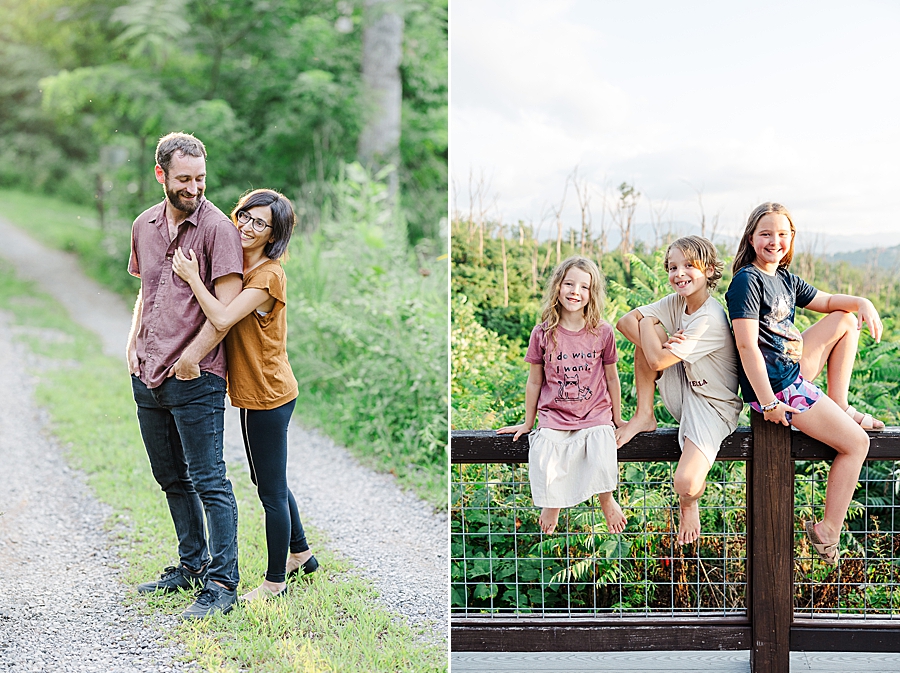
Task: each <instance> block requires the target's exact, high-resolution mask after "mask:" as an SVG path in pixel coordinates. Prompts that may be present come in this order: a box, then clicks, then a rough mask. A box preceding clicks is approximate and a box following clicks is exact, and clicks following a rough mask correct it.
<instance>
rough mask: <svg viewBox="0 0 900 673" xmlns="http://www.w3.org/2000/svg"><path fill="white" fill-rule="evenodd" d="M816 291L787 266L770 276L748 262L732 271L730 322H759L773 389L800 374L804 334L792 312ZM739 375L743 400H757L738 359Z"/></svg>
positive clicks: (729, 291) (767, 368) (776, 389)
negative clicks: (742, 320) (798, 327)
mask: <svg viewBox="0 0 900 673" xmlns="http://www.w3.org/2000/svg"><path fill="white" fill-rule="evenodd" d="M817 292H818V290H816V288H814V287H813V286H812V285H810V284H809V283H807V282H806V281H805V280H803V279H802V278H800V277H799V276H795V275H794V274H792V273H790V272H789V271H788V270H787V269H783V268H780V267H779V269H778V270H777V271H776V272H775V275H774V276H770V275H768V274H767V273H764V272H763V271H761V270H760V269H758V268H756V267H755V266H753V265H752V264H748V265H747V266H745V267H742V268H740V269H738V272H737V273H736V274H734V278H732V279H731V284H730V285H729V286H728V292H726V293H725V299H726V301H727V302H728V315H729V317H730V318H731V320H732V322H733V321H735V320H739V319H751V320H757V321H759V340H758V344H759V350H760V352H762V356H763V360H765V363H766V374H767V375H768V377H769V382H770V384H771V386H772V389H773V390H774V391H775V392H778V391H781V390H784V389H785V388H787V387H788V386H789V385H791V384H792V383H793V382H794V381H796V380H797V376H798V375H799V374H800V357H801V356H802V355H803V335H802V334H800V330H799V329H797V327H796V325H794V311H795V310H796V307H797V306H800V307H803V306H806V305H807V304H809V302H811V301H812V300H813V299H814V298H815V296H816V293H817ZM738 377H739V378H740V382H741V391H742V392H743V397H744V401H745V402H758V401H759V400H757V399H756V393H755V392H754V391H753V387H752V386H751V385H750V381H749V380H748V379H747V376H746V374H745V373H744V367H743V363H741V362H738Z"/></svg>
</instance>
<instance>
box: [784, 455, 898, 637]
mask: <svg viewBox="0 0 900 673" xmlns="http://www.w3.org/2000/svg"><path fill="white" fill-rule="evenodd" d="M829 466H830V461H828V462H823V461H798V462H797V463H796V464H795V490H794V508H795V516H794V520H795V522H797V525H796V529H795V531H794V614H795V616H796V617H797V618H808V619H841V618H845V619H846V618H852V619H854V620H858V619H860V618H863V619H866V620H873V621H884V620H893V621H900V530H898V524H900V461H891V460H877V461H868V462H866V463H865V464H864V465H863V468H862V473H861V474H860V481H859V485H858V487H857V489H856V492H855V494H854V498H853V501H852V503H851V505H850V509H849V511H848V513H847V525H846V527H845V530H844V531H843V533H842V534H841V544H840V550H841V551H840V560H839V562H838V566H837V567H836V568H835V567H832V566H829V565H826V564H824V563H822V562H821V561H820V560H818V556H817V554H816V552H815V549H813V547H812V545H811V544H810V543H809V540H808V539H807V536H806V532H805V530H804V527H803V522H804V521H807V520H816V521H821V519H822V517H823V516H824V511H823V509H824V502H825V486H826V482H827V478H828V470H829Z"/></svg>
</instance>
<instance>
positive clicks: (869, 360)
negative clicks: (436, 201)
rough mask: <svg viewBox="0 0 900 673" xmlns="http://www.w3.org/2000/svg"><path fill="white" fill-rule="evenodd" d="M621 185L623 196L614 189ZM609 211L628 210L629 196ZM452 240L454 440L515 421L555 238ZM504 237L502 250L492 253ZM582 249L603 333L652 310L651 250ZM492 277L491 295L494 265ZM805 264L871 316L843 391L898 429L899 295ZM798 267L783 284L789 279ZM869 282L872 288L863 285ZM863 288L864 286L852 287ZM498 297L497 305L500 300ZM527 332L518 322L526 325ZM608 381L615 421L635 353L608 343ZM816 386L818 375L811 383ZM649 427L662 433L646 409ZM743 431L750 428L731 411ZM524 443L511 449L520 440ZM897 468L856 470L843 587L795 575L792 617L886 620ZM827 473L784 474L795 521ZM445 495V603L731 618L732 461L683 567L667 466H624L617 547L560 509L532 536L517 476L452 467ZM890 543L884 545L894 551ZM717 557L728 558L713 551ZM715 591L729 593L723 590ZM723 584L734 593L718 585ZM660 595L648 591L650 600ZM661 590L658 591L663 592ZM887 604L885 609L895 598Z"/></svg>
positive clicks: (802, 568) (801, 566) (519, 470)
mask: <svg viewBox="0 0 900 673" xmlns="http://www.w3.org/2000/svg"><path fill="white" fill-rule="evenodd" d="M623 187H626V188H629V189H632V188H630V187H628V185H623ZM620 191H622V193H623V197H622V198H623V199H626V198H628V199H630V198H636V196H635V195H633V194H631V193H629V194H628V195H627V196H626V195H625V192H624V190H622V188H620ZM453 233H454V236H453V239H452V248H451V254H452V260H453V267H452V290H453V292H454V296H455V297H456V299H454V301H453V304H452V325H453V332H452V339H453V342H452V348H453V353H452V359H453V367H452V379H451V394H452V406H453V414H454V416H453V419H454V421H453V422H454V428H458V429H488V428H496V427H498V426H500V425H505V424H510V423H516V422H521V420H522V416H523V415H524V414H523V403H524V399H523V398H524V388H525V380H526V379H527V365H526V364H525V363H524V362H522V359H521V358H522V353H523V352H524V348H525V345H526V344H527V338H528V334H529V333H530V327H532V326H533V325H534V324H535V322H536V321H537V318H536V316H537V313H538V311H539V306H540V295H541V292H542V291H543V288H544V286H545V284H546V282H547V279H548V276H549V274H550V273H551V271H552V267H553V266H554V264H555V262H556V241H538V240H536V239H535V238H534V237H533V232H532V231H531V229H530V228H529V227H526V226H524V225H521V224H520V226H519V228H518V231H516V230H515V229H513V230H512V231H509V230H508V229H501V228H500V227H498V226H497V225H494V224H492V223H489V222H485V223H480V222H470V221H456V222H454V223H453ZM501 236H505V238H504V240H502V241H501V240H500V237H501ZM595 244H596V241H586V242H585V245H584V249H585V254H587V255H588V256H591V257H593V258H595V259H596V260H597V261H598V262H599V263H600V267H601V269H602V270H603V272H604V274H605V275H606V278H607V287H606V290H607V302H606V311H605V318H606V320H607V321H608V322H610V323H613V324H614V323H615V322H616V321H617V319H618V318H619V317H621V316H622V315H623V314H624V313H625V312H627V311H628V310H630V309H632V308H635V307H637V306H641V305H645V304H648V303H652V302H654V301H656V300H658V299H660V298H662V297H663V296H665V295H666V294H669V293H670V292H671V288H670V286H669V283H668V276H667V274H666V273H665V271H664V269H663V267H662V260H663V254H664V250H663V249H658V250H655V251H649V252H645V251H644V250H643V249H642V247H641V246H640V245H637V246H636V253H635V254H631V255H628V256H624V255H623V254H622V253H621V252H619V251H615V252H611V253H610V252H607V253H605V254H602V255H598V254H597V248H596V245H595ZM560 247H561V255H560V256H561V258H565V257H568V256H570V255H572V254H580V253H581V249H582V246H581V242H580V241H576V240H575V237H574V236H570V237H569V240H568V241H562V242H561V245H560ZM720 256H721V257H722V258H723V259H724V261H725V276H724V277H723V278H722V280H721V281H720V282H719V286H718V288H717V289H716V290H715V291H714V293H713V296H714V297H715V298H716V299H717V300H718V301H719V302H720V303H722V304H723V305H724V294H725V291H726V290H727V287H728V283H729V281H730V269H729V266H730V261H731V260H730V259H729V258H728V257H727V255H725V254H723V251H720ZM504 262H505V265H506V278H507V281H506V283H507V284H506V287H505V288H504V274H503V265H504ZM804 264H806V265H807V266H808V267H809V269H810V270H811V272H812V273H813V275H814V276H815V277H810V278H809V280H812V281H814V282H815V281H816V278H819V279H820V280H822V281H823V283H824V285H825V286H824V287H823V289H825V290H826V291H833V292H849V291H851V290H852V289H853V287H856V288H857V290H859V289H860V288H862V287H870V288H872V289H873V291H874V294H873V295H872V296H871V298H872V300H873V301H874V302H875V303H876V306H878V308H879V309H880V311H881V313H882V316H883V318H884V325H885V331H884V336H883V339H882V342H881V343H880V344H876V343H874V340H873V339H872V338H871V337H870V336H869V334H868V332H864V333H863V335H862V337H861V340H860V348H859V353H858V357H857V362H856V366H855V368H854V375H853V381H852V383H851V390H850V401H851V403H852V404H854V405H855V406H856V407H857V408H859V409H860V410H863V411H866V412H870V413H873V414H874V415H876V417H878V418H880V419H883V420H884V421H885V422H886V423H888V424H897V423H898V421H900V415H898V408H900V383H898V381H900V364H898V349H900V333H898V331H897V327H896V318H895V314H896V312H897V308H896V305H895V303H893V302H892V297H894V298H896V296H897V290H898V284H897V283H896V281H893V282H886V281H883V280H881V281H879V280H878V279H877V278H876V279H875V280H872V279H869V280H868V281H865V279H863V278H862V277H861V276H860V275H859V274H858V270H848V269H846V267H842V266H838V265H825V264H823V263H820V262H816V263H815V264H811V263H810V261H809V260H804V259H803V258H802V257H801V258H800V259H799V261H798V267H800V266H803V265H804ZM803 270H804V269H802V268H797V269H796V272H797V273H800V274H802V273H803ZM876 281H877V282H878V283H880V285H878V284H876ZM865 282H869V283H870V285H868V286H866V285H865ZM507 297H508V301H507V300H506V298H507ZM816 319H818V314H813V313H810V312H807V311H803V310H799V311H798V313H797V317H796V321H795V322H796V324H797V326H798V327H799V328H800V329H801V330H803V329H806V328H807V327H809V326H810V325H811V324H812V323H813V322H814V321H815V320H816ZM529 323H530V324H529ZM616 346H617V349H618V352H619V363H618V370H619V376H620V380H621V382H622V407H623V417H624V418H625V419H626V420H627V419H628V418H629V417H630V416H631V415H632V414H633V412H634V409H635V406H636V398H635V390H634V375H633V371H634V346H633V344H631V343H630V342H629V341H627V340H626V339H625V338H624V337H623V336H622V335H621V334H618V333H617V337H616ZM822 378H824V377H822ZM655 414H656V418H657V420H658V422H659V423H660V425H663V426H666V425H675V422H674V419H673V418H672V417H671V416H670V415H669V414H668V412H667V411H666V410H665V408H664V406H663V405H662V402H661V400H659V398H658V396H657V401H656V407H655ZM742 419H743V421H744V423H747V422H748V418H747V416H746V412H745V414H744V415H743V416H742ZM520 441H522V440H520ZM898 465H900V463H896V462H882V461H879V462H874V463H869V464H867V466H866V468H865V470H866V473H865V474H864V475H863V477H864V479H868V480H870V481H868V482H866V483H865V484H864V485H863V486H860V487H859V488H858V489H857V492H856V494H855V498H854V501H853V503H852V504H851V507H850V511H849V513H848V518H847V530H846V531H845V533H844V535H843V539H842V544H843V545H844V546H845V547H847V548H849V551H847V552H845V553H844V554H843V556H844V558H847V559H848V560H847V561H845V562H842V566H841V572H842V576H841V582H840V583H835V582H834V581H833V576H829V575H828V571H827V569H826V568H824V567H823V566H822V565H821V564H812V563H811V562H809V561H807V560H804V561H800V560H798V562H797V563H796V564H795V565H796V568H795V571H796V573H797V575H796V577H797V584H796V585H795V589H796V596H795V600H796V604H797V606H798V607H810V606H812V607H816V608H821V609H826V610H829V611H848V610H853V609H856V608H859V607H861V606H863V605H866V606H867V607H868V609H869V610H871V611H875V612H877V611H882V612H889V611H890V610H892V609H893V610H896V606H895V604H892V603H891V599H890V596H891V589H890V586H891V583H892V582H893V583H896V580H897V571H896V565H895V564H892V563H891V562H890V559H891V558H896V555H897V551H896V548H895V547H896V539H897V536H896V535H893V536H892V535H891V534H890V533H886V532H883V531H892V530H895V529H896V525H895V522H894V518H895V515H894V511H893V504H894V502H895V499H896V495H897V494H896V492H894V489H896V484H897V478H898V475H900V468H898ZM828 468H829V464H828V463H827V462H798V463H797V464H796V474H797V489H796V504H795V509H796V512H797V516H798V517H799V518H801V519H810V518H813V517H814V516H815V517H816V518H818V517H819V516H820V514H821V508H822V505H823V502H824V495H825V483H826V478H827V473H828ZM456 469H458V474H459V483H457V484H454V486H453V489H452V493H451V556H452V559H453V561H452V562H451V578H452V580H451V581H452V585H451V604H452V606H453V608H454V609H460V610H469V611H475V612H477V611H485V612H499V611H506V612H509V611H516V612H520V613H529V612H533V611H537V610H545V609H546V610H553V609H568V608H569V607H571V608H572V609H575V610H577V609H579V608H585V609H590V610H594V611H601V612H603V611H614V612H615V611H621V612H628V611H632V610H641V609H644V608H646V607H651V608H653V607H665V608H668V607H685V608H696V606H698V605H702V606H703V607H709V608H717V609H719V610H721V609H722V608H726V609H740V608H741V607H742V606H743V589H742V583H743V582H744V580H745V574H746V567H745V554H746V539H745V529H746V502H745V476H744V465H743V464H742V463H737V462H733V463H719V462H717V463H716V464H714V465H713V467H712V469H711V471H710V474H709V477H708V480H707V489H706V492H705V493H704V495H703V498H702V499H701V502H700V504H701V509H700V516H701V526H702V529H703V531H705V532H707V533H709V532H714V533H716V535H708V536H707V535H704V537H702V538H701V540H700V543H699V545H698V548H697V550H696V551H697V555H696V558H693V559H686V558H685V557H684V554H685V550H684V549H682V548H679V547H677V545H675V544H674V542H673V535H674V532H673V531H675V530H676V516H677V514H676V512H675V508H676V507H677V501H676V499H675V497H674V494H673V493H672V491H671V488H672V487H671V481H672V474H671V470H672V467H671V466H670V465H668V464H665V463H647V464H644V463H624V464H622V465H621V466H620V477H621V482H620V486H619V488H618V490H617V499H618V500H619V501H620V503H621V504H622V507H623V509H624V511H625V514H626V516H627V517H628V526H627V528H626V531H625V533H623V534H622V535H621V536H610V535H608V533H607V532H606V528H605V524H604V522H603V519H602V515H601V514H600V512H599V511H597V509H596V508H595V507H594V506H592V505H591V504H590V503H586V504H584V505H581V506H578V507H574V508H570V509H567V510H563V511H562V513H561V515H560V531H561V532H559V533H557V534H555V535H552V536H543V537H542V536H541V535H540V532H539V528H538V526H537V517H538V513H539V510H538V509H537V508H534V507H533V506H532V503H531V497H530V493H529V489H528V479H527V466H525V465H461V466H458V467H457V468H456ZM892 545H893V548H892ZM726 546H727V549H726ZM796 556H797V558H798V559H809V558H810V556H811V554H810V550H809V547H808V543H807V542H806V538H805V536H802V535H800V536H798V537H797V542H796ZM724 579H727V581H723V580H724ZM732 583H733V584H732ZM660 587H662V589H660ZM669 587H671V589H670V588H669ZM895 602H896V601H895Z"/></svg>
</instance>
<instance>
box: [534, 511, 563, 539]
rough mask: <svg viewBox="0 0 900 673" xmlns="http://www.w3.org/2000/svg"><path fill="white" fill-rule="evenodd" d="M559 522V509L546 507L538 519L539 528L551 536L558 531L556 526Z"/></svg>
mask: <svg viewBox="0 0 900 673" xmlns="http://www.w3.org/2000/svg"><path fill="white" fill-rule="evenodd" d="M558 522H559V507H544V509H542V510H541V516H540V517H539V518H538V526H540V527H541V530H542V531H543V532H544V533H546V534H547V535H550V534H551V533H553V531H555V530H556V524H557V523H558Z"/></svg>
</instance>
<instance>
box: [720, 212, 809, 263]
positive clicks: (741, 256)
mask: <svg viewBox="0 0 900 673" xmlns="http://www.w3.org/2000/svg"><path fill="white" fill-rule="evenodd" d="M769 213H775V214H777V215H784V216H785V217H786V218H787V221H788V224H790V225H791V245H790V247H789V248H788V251H787V254H785V256H784V257H782V258H781V261H780V262H779V263H778V266H779V267H780V268H782V269H787V268H788V267H789V266H790V265H791V260H792V259H794V238H796V233H797V230H796V229H794V220H793V219H791V214H790V212H788V209H787V208H785V207H784V206H782V205H781V204H780V203H774V202H772V201H767V202H766V203H761V204H760V205H758V206H756V208H754V209H753V212H752V213H750V217H749V218H747V228H746V229H744V236H743V238H741V243H740V245H738V250H737V254H735V256H734V261H733V262H732V263H731V273H732V275H734V274H735V273H737V272H738V269H742V268H744V267H745V266H747V265H748V264H753V260H755V259H756V251H755V250H754V249H753V246H752V245H750V237H751V236H753V232H754V231H755V230H756V225H758V224H759V221H760V220H761V219H762V218H763V216H765V215H768V214H769Z"/></svg>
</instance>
